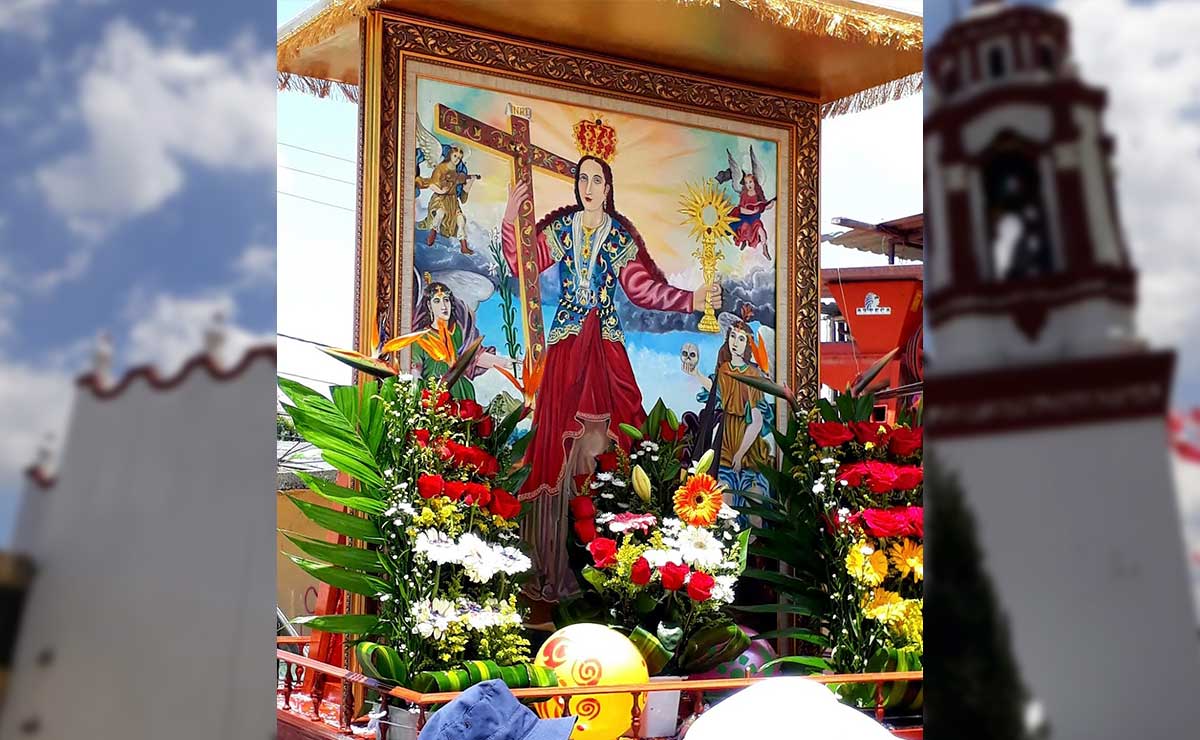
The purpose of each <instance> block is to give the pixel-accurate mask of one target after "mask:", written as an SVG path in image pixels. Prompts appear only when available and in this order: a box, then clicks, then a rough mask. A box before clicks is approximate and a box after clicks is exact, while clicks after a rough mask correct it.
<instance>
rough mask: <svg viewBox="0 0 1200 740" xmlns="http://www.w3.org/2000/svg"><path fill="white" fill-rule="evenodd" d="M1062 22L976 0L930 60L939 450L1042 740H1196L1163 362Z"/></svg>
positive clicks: (1108, 143) (1199, 653)
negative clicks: (1040, 722) (1006, 622)
mask: <svg viewBox="0 0 1200 740" xmlns="http://www.w3.org/2000/svg"><path fill="white" fill-rule="evenodd" d="M1068 30H1069V29H1068V24H1067V21H1066V19H1065V18H1064V17H1063V16H1061V15H1059V14H1057V13H1055V12H1052V11H1049V10H1045V9H1042V8H1036V7H1014V6H1010V5H1007V4H1005V3H1003V2H997V1H994V0H993V1H984V2H978V1H977V2H975V3H974V5H973V6H972V7H971V9H970V11H969V12H967V13H966V14H965V15H964V16H963V17H962V18H960V19H959V20H958V21H957V22H956V23H955V24H954V25H953V26H952V27H950V28H949V29H947V31H946V33H945V35H944V36H943V37H942V38H941V39H940V40H939V41H938V43H937V44H936V45H935V46H934V47H933V48H932V49H930V50H929V52H928V56H927V59H926V73H927V77H928V80H929V82H930V85H929V86H928V87H927V88H926V95H927V96H929V97H930V98H931V99H930V100H929V104H928V107H927V114H926V116H927V117H926V122H925V188H926V192H925V197H926V218H927V235H928V238H927V247H926V249H927V254H926V263H925V264H926V302H927V309H926V316H927V320H928V322H929V326H928V327H927V328H928V331H927V332H926V335H925V336H926V357H927V364H926V369H925V377H926V379H925V383H926V389H925V390H926V398H927V401H928V408H927V412H926V425H927V427H928V429H929V434H930V440H931V442H930V450H931V453H932V455H933V457H935V458H936V459H937V460H938V461H939V462H940V463H941V464H942V465H943V466H944V467H946V468H949V469H950V471H951V472H953V473H954V474H955V475H956V476H957V477H958V479H959V480H960V482H961V483H962V487H963V489H964V492H965V495H966V497H967V500H968V502H969V504H970V506H971V508H972V509H973V510H974V513H975V515H976V518H977V520H978V523H979V535H980V540H981V545H982V547H983V549H984V552H985V554H986V558H987V568H988V570H989V571H990V572H991V574H992V577H993V579H994V581H995V584H996V587H997V590H998V592H999V596H1000V600H1001V602H1002V603H1003V608H1004V609H1005V611H1006V612H1007V614H1008V616H1009V619H1010V626H1011V629H1012V638H1013V648H1014V651H1015V653H1016V657H1017V660H1018V663H1019V664H1020V667H1021V672H1022V675H1023V678H1024V680H1025V682H1026V684H1027V685H1028V686H1029V688H1030V690H1031V691H1032V693H1033V694H1034V695H1035V696H1036V698H1037V700H1038V702H1039V703H1040V704H1041V705H1042V707H1043V709H1044V711H1045V716H1046V718H1047V720H1048V721H1049V722H1050V724H1051V726H1052V728H1053V734H1054V736H1055V737H1056V738H1088V737H1105V738H1109V737H1111V738H1121V737H1193V736H1195V733H1196V721H1195V715H1194V702H1195V700H1196V697H1198V696H1200V645H1198V644H1197V638H1196V621H1195V615H1194V613H1193V610H1192V604H1191V599H1190V594H1189V589H1188V578H1187V573H1186V561H1185V556H1184V549H1183V546H1182V532H1181V526H1180V520H1179V514H1178V509H1177V503H1176V499H1175V495H1174V491H1173V483H1172V478H1171V468H1170V465H1169V460H1168V439H1167V426H1166V413H1167V403H1168V399H1169V395H1170V386H1171V376H1172V371H1173V366H1174V354H1173V353H1171V352H1165V351H1153V350H1150V349H1148V348H1146V346H1145V344H1144V343H1143V342H1142V341H1140V340H1139V339H1138V337H1137V336H1136V333H1135V331H1134V328H1133V327H1134V325H1133V311H1134V307H1135V303H1136V295H1135V285H1136V282H1135V281H1136V273H1135V271H1134V269H1133V265H1132V264H1131V263H1130V260H1129V253H1128V250H1127V249H1126V246H1125V243H1124V238H1123V236H1122V231H1121V227H1120V221H1119V218H1118V213H1117V204H1116V199H1115V197H1114V188H1113V181H1114V175H1113V171H1112V167H1111V164H1110V162H1111V158H1112V153H1113V147H1114V143H1113V139H1112V137H1110V136H1109V135H1108V134H1107V133H1106V132H1105V131H1104V129H1103V125H1102V113H1103V110H1104V106H1105V94H1104V91H1103V90H1101V89H1098V88H1096V87H1092V86H1089V85H1087V84H1086V83H1084V82H1083V81H1082V80H1080V79H1079V76H1078V74H1077V72H1076V69H1075V66H1074V64H1073V61H1072V57H1071V47H1070V39H1069V37H1068ZM935 534H936V533H931V536H935ZM932 577H935V576H932ZM931 639H936V638H935V637H931Z"/></svg>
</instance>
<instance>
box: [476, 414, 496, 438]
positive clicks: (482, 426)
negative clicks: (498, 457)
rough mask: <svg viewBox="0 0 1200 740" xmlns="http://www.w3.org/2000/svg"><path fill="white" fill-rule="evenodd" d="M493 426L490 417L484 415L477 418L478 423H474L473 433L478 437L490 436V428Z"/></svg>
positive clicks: (493, 423)
mask: <svg viewBox="0 0 1200 740" xmlns="http://www.w3.org/2000/svg"><path fill="white" fill-rule="evenodd" d="M494 427H495V422H493V421H492V417H490V416H485V417H483V418H482V419H480V420H479V423H478V424H476V425H475V433H476V434H478V435H479V436H480V437H490V436H492V430H493V428H494Z"/></svg>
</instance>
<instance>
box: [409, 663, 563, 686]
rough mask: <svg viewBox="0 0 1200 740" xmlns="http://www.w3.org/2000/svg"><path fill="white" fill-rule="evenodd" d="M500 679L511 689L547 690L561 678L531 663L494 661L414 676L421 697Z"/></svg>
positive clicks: (413, 679)
mask: <svg viewBox="0 0 1200 740" xmlns="http://www.w3.org/2000/svg"><path fill="white" fill-rule="evenodd" d="M493 678H498V679H500V680H502V681H504V685H505V686H508V687H509V688H510V689H528V688H546V687H550V686H557V685H558V677H557V676H555V675H554V671H552V670H551V669H549V668H542V667H540V666H535V665H533V664H532V663H520V664H517V665H506V666H502V665H497V664H496V663H495V661H491V660H471V661H467V662H466V663H463V666H462V668H456V669H453V670H448V671H422V672H421V673H418V674H417V675H415V676H413V677H412V686H411V687H409V688H411V689H412V690H413V691H419V692H421V693H422V694H426V693H430V692H434V691H437V692H442V691H463V690H464V689H467V688H470V687H471V686H474V685H475V684H477V683H482V682H484V681H489V680H491V679H493Z"/></svg>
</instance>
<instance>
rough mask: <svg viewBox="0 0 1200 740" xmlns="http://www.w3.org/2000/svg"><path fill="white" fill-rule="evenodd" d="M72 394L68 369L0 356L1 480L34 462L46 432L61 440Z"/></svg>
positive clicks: (10, 476) (12, 475)
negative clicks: (1, 415)
mask: <svg viewBox="0 0 1200 740" xmlns="http://www.w3.org/2000/svg"><path fill="white" fill-rule="evenodd" d="M73 395H74V388H73V387H72V385H71V382H70V376H69V375H68V374H67V373H66V372H63V371H61V370H53V369H49V368H47V367H45V366H43V365H34V364H32V363H24V362H20V361H16V360H11V359H8V358H5V357H2V356H0V409H4V428H3V431H2V433H0V481H6V480H11V479H12V478H13V477H14V476H16V475H17V474H19V472H20V471H22V470H24V469H25V468H27V467H29V465H31V464H32V463H33V462H34V458H35V453H36V452H37V449H38V446H39V445H40V444H41V443H42V441H43V440H44V439H45V438H46V435H47V434H52V435H54V438H55V439H56V440H58V442H59V443H61V441H62V434H63V429H64V427H65V425H66V420H67V412H68V411H69V409H70V406H71V398H72V397H73ZM2 534H3V532H2V531H0V535H2Z"/></svg>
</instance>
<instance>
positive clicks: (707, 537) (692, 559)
mask: <svg viewBox="0 0 1200 740" xmlns="http://www.w3.org/2000/svg"><path fill="white" fill-rule="evenodd" d="M678 546H679V552H680V553H681V554H682V555H683V561H684V562H685V563H687V564H688V565H691V566H708V567H712V566H714V565H717V564H718V563H720V562H721V559H722V558H723V557H724V549H723V548H722V547H721V543H720V542H719V541H718V540H717V538H716V537H713V535H712V532H710V531H708V530H707V529H704V528H703V527H690V526H689V527H684V529H683V531H682V532H680V533H679V537H678Z"/></svg>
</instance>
